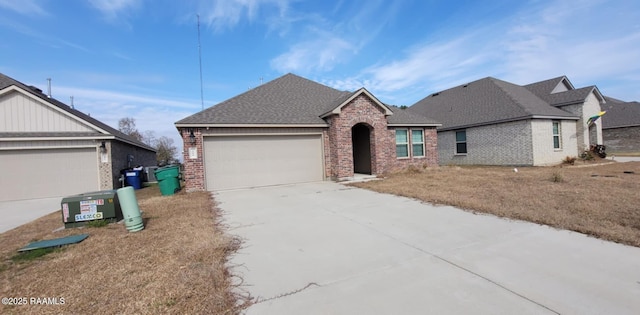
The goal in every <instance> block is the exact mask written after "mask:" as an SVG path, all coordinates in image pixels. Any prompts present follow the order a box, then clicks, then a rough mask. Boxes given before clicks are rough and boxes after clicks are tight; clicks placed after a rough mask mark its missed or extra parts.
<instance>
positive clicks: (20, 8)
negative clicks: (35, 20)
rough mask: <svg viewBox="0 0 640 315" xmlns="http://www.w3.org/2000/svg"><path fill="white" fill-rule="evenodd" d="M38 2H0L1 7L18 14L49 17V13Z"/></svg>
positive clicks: (2, 0)
mask: <svg viewBox="0 0 640 315" xmlns="http://www.w3.org/2000/svg"><path fill="white" fill-rule="evenodd" d="M39 2H40V1H37V0H21V1H15V0H0V7H2V8H5V9H9V10H12V11H15V12H18V13H20V14H23V15H28V16H33V15H41V16H44V15H49V13H48V12H47V11H46V10H45V9H43V8H42V6H40V3H39Z"/></svg>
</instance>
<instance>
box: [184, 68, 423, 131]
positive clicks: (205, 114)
mask: <svg viewBox="0 0 640 315" xmlns="http://www.w3.org/2000/svg"><path fill="white" fill-rule="evenodd" d="M359 92H360V91H356V92H348V91H340V90H336V89H333V88H331V87H328V86H325V85H322V84H320V83H317V82H314V81H311V80H308V79H305V78H303V77H300V76H297V75H295V74H291V73H289V74H286V75H284V76H282V77H279V78H277V79H275V80H273V81H270V82H267V83H265V84H263V85H261V86H259V87H256V88H254V89H251V90H249V91H247V92H244V93H242V94H240V95H238V96H235V97H233V98H230V99H228V100H226V101H223V102H221V103H219V104H217V105H215V106H212V107H209V108H207V109H205V110H203V111H201V112H198V113H196V114H193V115H191V116H189V117H186V118H184V119H181V120H179V121H177V122H176V126H178V127H181V126H193V125H195V126H198V125H318V126H327V123H326V121H325V120H324V119H322V118H321V117H322V116H323V115H326V114H328V113H330V112H331V111H332V110H334V109H336V108H337V107H338V106H340V105H342V104H343V103H344V102H345V101H347V100H348V99H349V98H351V97H352V96H354V95H355V93H359ZM392 110H393V109H392ZM394 112H395V111H394ZM388 119H389V120H388V122H389V123H392V124H434V123H435V122H434V121H433V120H432V119H429V118H426V117H423V116H416V117H414V116H412V115H404V114H403V113H400V114H398V115H397V116H396V115H395V114H394V115H391V116H388Z"/></svg>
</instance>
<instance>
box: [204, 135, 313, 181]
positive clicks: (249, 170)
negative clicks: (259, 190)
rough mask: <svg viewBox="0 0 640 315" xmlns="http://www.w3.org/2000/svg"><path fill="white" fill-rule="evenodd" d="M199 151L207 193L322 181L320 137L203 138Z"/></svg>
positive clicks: (233, 136)
mask: <svg viewBox="0 0 640 315" xmlns="http://www.w3.org/2000/svg"><path fill="white" fill-rule="evenodd" d="M203 151H204V157H203V158H204V169H205V180H206V187H207V190H222V189H235V188H247V187H260V186H270V185H280V184H293V183H303V182H313V181H321V180H323V179H324V163H323V160H324V159H323V148H322V137H321V135H320V134H291V135H238V136H235V135H223V136H222V135H220V136H219V135H215V136H205V137H204V149H203Z"/></svg>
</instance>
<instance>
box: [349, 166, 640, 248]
mask: <svg viewBox="0 0 640 315" xmlns="http://www.w3.org/2000/svg"><path fill="white" fill-rule="evenodd" d="M625 171H626V172H633V174H629V173H625ZM354 186H357V187H362V188H367V189H371V190H375V191H379V192H384V193H390V194H395V195H400V196H406V197H411V198H416V199H419V200H422V201H425V202H429V203H433V204H444V205H451V206H455V207H460V208H463V209H467V210H470V211H474V212H475V211H477V212H482V213H490V214H494V215H497V216H500V217H506V218H511V219H518V220H526V221H530V222H535V223H540V224H546V225H550V226H553V227H557V228H560V229H567V230H573V231H577V232H581V233H585V234H588V235H592V236H595V237H599V238H602V239H606V240H610V241H614V242H619V243H624V244H628V245H632V246H637V247H640V162H628V163H611V164H606V165H576V166H556V167H521V168H520V167H519V168H518V172H514V168H513V167H457V166H443V167H436V168H427V169H424V170H423V169H412V170H408V171H405V172H402V173H397V174H391V175H389V176H387V177H386V178H384V179H383V180H378V181H370V182H365V183H358V184H354Z"/></svg>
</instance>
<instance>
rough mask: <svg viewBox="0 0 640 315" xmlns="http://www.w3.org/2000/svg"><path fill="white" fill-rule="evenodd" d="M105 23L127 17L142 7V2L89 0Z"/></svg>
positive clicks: (133, 0)
mask: <svg viewBox="0 0 640 315" xmlns="http://www.w3.org/2000/svg"><path fill="white" fill-rule="evenodd" d="M89 2H90V3H91V5H92V6H93V7H94V8H95V9H97V10H98V11H100V12H101V13H102V15H103V16H104V18H105V19H106V20H107V21H111V22H113V21H116V20H119V19H121V18H122V17H123V16H128V15H129V14H130V13H131V12H132V11H133V10H135V9H138V8H139V7H140V6H141V5H142V0H89Z"/></svg>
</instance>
